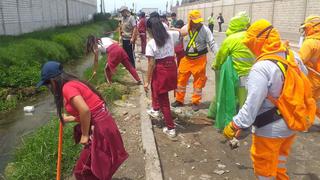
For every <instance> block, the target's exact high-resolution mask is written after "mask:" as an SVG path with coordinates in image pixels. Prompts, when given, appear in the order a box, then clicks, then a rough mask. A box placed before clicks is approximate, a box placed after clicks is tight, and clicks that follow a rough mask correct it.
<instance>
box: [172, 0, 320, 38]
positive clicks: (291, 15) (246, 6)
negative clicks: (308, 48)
mask: <svg viewBox="0 0 320 180" xmlns="http://www.w3.org/2000/svg"><path fill="white" fill-rule="evenodd" d="M192 9H199V10H200V11H201V12H202V14H203V15H204V18H205V21H206V23H207V19H208V17H209V16H210V14H211V12H213V13H214V16H215V17H217V16H218V14H219V13H220V12H221V13H222V15H223V17H224V19H225V24H224V25H223V29H224V30H225V29H226V28H227V26H228V22H229V21H230V19H231V18H232V17H233V16H234V15H235V14H236V13H238V12H240V11H247V12H248V13H249V15H250V17H251V21H252V22H254V21H256V20H258V19H261V18H264V19H267V20H268V21H270V22H271V23H272V24H273V25H274V26H275V27H276V28H278V30H279V31H280V33H281V36H282V38H283V39H288V40H291V41H298V39H299V26H300V24H301V23H302V22H303V21H304V19H305V17H307V16H309V15H311V14H318V15H319V14H320V0H218V1H212V2H194V3H190V4H186V5H182V6H180V7H178V9H177V15H178V18H180V19H183V20H184V21H185V22H186V20H187V13H188V12H189V11H190V10H192ZM215 28H217V23H216V25H215Z"/></svg>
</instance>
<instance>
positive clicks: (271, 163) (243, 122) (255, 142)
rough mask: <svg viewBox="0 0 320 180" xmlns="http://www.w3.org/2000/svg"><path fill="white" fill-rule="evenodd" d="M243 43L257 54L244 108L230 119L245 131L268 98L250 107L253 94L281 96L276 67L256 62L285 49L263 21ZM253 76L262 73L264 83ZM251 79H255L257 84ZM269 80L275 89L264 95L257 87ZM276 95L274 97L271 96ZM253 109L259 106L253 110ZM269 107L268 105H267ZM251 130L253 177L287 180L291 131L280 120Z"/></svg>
mask: <svg viewBox="0 0 320 180" xmlns="http://www.w3.org/2000/svg"><path fill="white" fill-rule="evenodd" d="M243 43H244V44H245V45H246V46H247V47H248V48H249V49H250V50H251V51H252V53H253V54H255V55H256V57H257V61H256V63H255V64H254V66H253V68H252V70H251V71H250V73H249V80H248V97H247V100H246V102H245V105H244V107H242V108H241V109H240V112H239V113H238V115H237V116H235V117H234V118H233V122H234V123H235V124H236V126H238V127H239V128H247V126H250V125H252V124H253V122H254V121H255V118H256V115H257V112H258V110H259V109H260V110H261V109H263V108H265V106H266V105H267V104H266V103H267V97H261V96H259V97H256V99H260V98H264V100H263V103H262V104H261V103H258V104H252V103H257V102H256V101H255V100H253V95H254V94H261V93H262V95H263V96H264V93H265V96H267V94H269V93H274V92H275V90H276V89H277V92H278V94H277V96H278V95H280V94H279V93H281V87H282V86H283V82H281V81H279V79H280V78H281V77H280V76H279V75H280V74H279V72H280V69H279V68H278V67H277V66H276V67H275V65H274V64H273V62H271V61H268V60H266V61H259V59H265V57H266V56H268V58H267V59H270V60H273V59H276V58H273V57H272V56H277V55H280V54H284V53H285V52H286V46H285V45H284V44H283V43H282V42H281V40H280V35H279V32H278V31H277V30H276V29H275V28H274V27H273V26H272V25H271V23H269V22H268V21H266V20H264V19H262V20H258V21H256V22H255V23H253V24H252V25H251V26H250V27H249V29H248V30H247V34H246V37H245V39H244V40H243ZM258 61H259V62H258ZM274 68H276V69H274ZM268 71H269V72H268ZM266 72H268V73H273V74H270V77H271V76H274V78H273V79H268V78H266V77H267V76H266V75H265V74H264V73H266ZM254 73H256V74H257V75H261V74H263V76H262V77H263V78H266V79H267V81H266V80H265V79H261V80H260V81H259V79H255V78H257V77H255V76H254ZM276 76H278V77H276ZM259 77H260V76H259ZM253 80H256V82H255V81H253ZM269 80H270V81H271V82H272V83H271V84H272V85H271V86H270V87H268V88H270V89H272V88H274V89H273V90H274V92H270V91H269V89H267V91H268V92H265V91H264V89H263V88H262V87H261V85H260V84H261V83H262V82H268V81H269ZM259 83H260V84H259ZM279 83H280V84H279ZM265 84H266V83H264V84H263V86H264V87H265ZM261 88H262V90H261ZM258 91H259V92H258ZM260 91H263V92H260ZM279 91H280V92H279ZM275 95H276V94H273V95H272V96H275ZM259 102H260V101H259ZM256 106H261V107H257V108H256ZM268 107H270V106H269V105H268ZM251 108H253V110H251ZM245 112H247V113H245ZM252 117H253V118H252ZM281 121H282V122H281ZM253 129H254V134H253V139H252V146H251V159H252V161H253V167H254V172H255V175H256V178H257V179H259V180H260V179H263V180H269V179H270V180H271V179H272V180H274V179H277V180H288V179H289V176H288V175H287V174H286V171H287V169H286V167H285V163H286V160H287V157H288V155H289V152H290V149H291V145H292V144H293V142H294V137H295V135H294V132H292V131H291V130H290V129H288V126H287V125H286V124H285V122H284V120H283V119H280V120H277V121H275V122H273V123H272V124H271V123H270V124H268V125H266V126H263V127H259V128H258V127H256V126H254V127H253Z"/></svg>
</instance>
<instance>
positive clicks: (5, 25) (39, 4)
mask: <svg viewBox="0 0 320 180" xmlns="http://www.w3.org/2000/svg"><path fill="white" fill-rule="evenodd" d="M96 12H97V0H0V35H18V34H22V33H27V32H32V31H35V30H39V29H44V28H49V27H55V26H63V25H67V24H79V23H82V22H85V21H88V20H90V19H92V17H93V14H94V13H96Z"/></svg>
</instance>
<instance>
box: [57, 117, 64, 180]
mask: <svg viewBox="0 0 320 180" xmlns="http://www.w3.org/2000/svg"><path fill="white" fill-rule="evenodd" d="M62 136H63V125H62V122H61V121H60V124H59V139H58V159H57V176H56V180H60V179H61V159H62Z"/></svg>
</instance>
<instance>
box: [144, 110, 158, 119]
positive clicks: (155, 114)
mask: <svg viewBox="0 0 320 180" xmlns="http://www.w3.org/2000/svg"><path fill="white" fill-rule="evenodd" d="M147 113H148V114H149V116H151V117H153V118H159V117H160V112H159V111H155V110H153V109H149V110H147Z"/></svg>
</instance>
